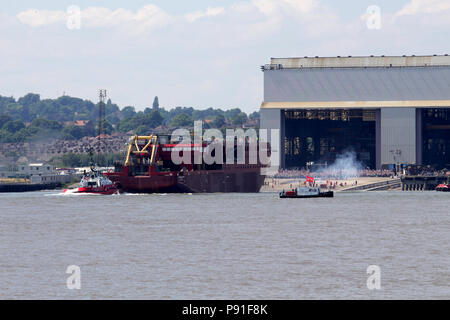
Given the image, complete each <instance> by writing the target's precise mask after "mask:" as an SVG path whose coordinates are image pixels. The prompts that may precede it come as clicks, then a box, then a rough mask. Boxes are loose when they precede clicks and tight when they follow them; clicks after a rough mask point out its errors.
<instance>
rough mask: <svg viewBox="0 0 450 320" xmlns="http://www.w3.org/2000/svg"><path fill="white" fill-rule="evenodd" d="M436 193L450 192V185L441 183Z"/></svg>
mask: <svg viewBox="0 0 450 320" xmlns="http://www.w3.org/2000/svg"><path fill="white" fill-rule="evenodd" d="M436 191H443V192H449V191H450V184H445V183H441V184H440V185H438V186H437V187H436Z"/></svg>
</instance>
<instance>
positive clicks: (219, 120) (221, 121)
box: [212, 114, 225, 129]
mask: <svg viewBox="0 0 450 320" xmlns="http://www.w3.org/2000/svg"><path fill="white" fill-rule="evenodd" d="M212 125H213V126H214V127H215V128H218V129H220V128H222V127H223V126H224V125H225V117H224V116H223V115H221V114H219V115H218V116H216V117H215V118H214V120H213V122H212Z"/></svg>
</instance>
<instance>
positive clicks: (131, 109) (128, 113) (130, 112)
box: [120, 106, 136, 119]
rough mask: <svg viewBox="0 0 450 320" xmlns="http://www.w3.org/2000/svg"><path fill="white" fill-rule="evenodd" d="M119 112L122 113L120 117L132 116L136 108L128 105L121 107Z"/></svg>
mask: <svg viewBox="0 0 450 320" xmlns="http://www.w3.org/2000/svg"><path fill="white" fill-rule="evenodd" d="M120 114H121V115H122V119H128V118H133V117H134V116H135V115H136V110H135V109H134V107H131V106H128V107H125V108H123V109H122V111H121V112H120Z"/></svg>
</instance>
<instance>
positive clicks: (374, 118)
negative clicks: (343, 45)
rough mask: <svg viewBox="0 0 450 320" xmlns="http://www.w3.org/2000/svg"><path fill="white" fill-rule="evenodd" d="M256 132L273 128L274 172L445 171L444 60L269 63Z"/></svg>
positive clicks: (449, 112)
mask: <svg viewBox="0 0 450 320" xmlns="http://www.w3.org/2000/svg"><path fill="white" fill-rule="evenodd" d="M262 70H263V72H264V101H263V103H262V105H261V122H260V123H261V128H266V129H279V130H280V141H279V142H280V159H279V160H280V166H281V167H283V168H289V167H305V166H306V164H307V163H312V162H313V163H325V162H326V163H328V164H330V163H332V162H333V161H334V160H335V159H336V157H337V156H338V155H339V154H342V153H343V152H345V151H349V150H352V151H354V152H355V153H356V156H357V159H358V160H359V161H360V162H362V163H364V164H365V166H367V167H370V168H378V169H381V168H386V167H393V166H394V165H397V166H398V165H400V164H417V165H432V166H435V167H437V168H442V167H450V57H449V56H448V55H440V56H439V55H433V56H410V57H406V56H402V57H400V56H395V57H385V56H381V57H374V56H370V57H336V58H319V57H314V58H309V57H304V58H272V59H271V62H270V64H267V65H264V66H262Z"/></svg>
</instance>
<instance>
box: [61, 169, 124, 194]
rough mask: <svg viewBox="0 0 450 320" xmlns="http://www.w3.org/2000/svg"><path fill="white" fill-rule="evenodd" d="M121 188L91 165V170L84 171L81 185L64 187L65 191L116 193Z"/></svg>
mask: <svg viewBox="0 0 450 320" xmlns="http://www.w3.org/2000/svg"><path fill="white" fill-rule="evenodd" d="M118 192H119V188H118V185H117V183H116V182H112V181H111V180H109V179H108V178H106V177H105V176H103V174H102V173H101V172H100V171H98V170H95V169H94V167H93V166H91V172H89V173H86V172H85V173H84V175H83V178H81V181H80V186H79V187H78V188H75V189H64V190H63V193H67V194H69V193H84V194H104V195H108V194H114V193H118Z"/></svg>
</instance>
